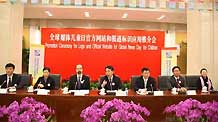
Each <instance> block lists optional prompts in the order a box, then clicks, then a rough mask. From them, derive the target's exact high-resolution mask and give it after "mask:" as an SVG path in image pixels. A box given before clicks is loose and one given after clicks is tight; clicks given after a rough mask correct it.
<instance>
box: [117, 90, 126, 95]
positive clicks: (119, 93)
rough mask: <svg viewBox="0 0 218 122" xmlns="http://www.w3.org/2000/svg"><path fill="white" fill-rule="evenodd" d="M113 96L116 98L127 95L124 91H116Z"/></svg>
mask: <svg viewBox="0 0 218 122" xmlns="http://www.w3.org/2000/svg"><path fill="white" fill-rule="evenodd" d="M115 95H116V96H127V93H126V91H117V92H116V94H115Z"/></svg>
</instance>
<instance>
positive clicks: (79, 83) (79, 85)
mask: <svg viewBox="0 0 218 122" xmlns="http://www.w3.org/2000/svg"><path fill="white" fill-rule="evenodd" d="M77 83H78V86H77V87H78V89H80V87H81V82H80V76H79V77H78V81H77Z"/></svg>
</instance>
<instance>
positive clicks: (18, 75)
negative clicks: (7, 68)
mask: <svg viewBox="0 0 218 122" xmlns="http://www.w3.org/2000/svg"><path fill="white" fill-rule="evenodd" d="M13 77H21V74H16V73H13Z"/></svg>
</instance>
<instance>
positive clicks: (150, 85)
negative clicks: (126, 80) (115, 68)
mask: <svg viewBox="0 0 218 122" xmlns="http://www.w3.org/2000/svg"><path fill="white" fill-rule="evenodd" d="M141 72H142V76H140V77H138V78H137V79H136V81H135V85H134V90H135V91H138V90H139V89H145V88H146V89H147V91H156V90H157V89H156V81H155V79H154V78H153V77H151V76H150V70H149V69H148V68H142V70H141Z"/></svg>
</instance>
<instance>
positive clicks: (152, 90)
mask: <svg viewBox="0 0 218 122" xmlns="http://www.w3.org/2000/svg"><path fill="white" fill-rule="evenodd" d="M150 86H151V92H152V93H153V92H154V89H153V85H152V84H150Z"/></svg>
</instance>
